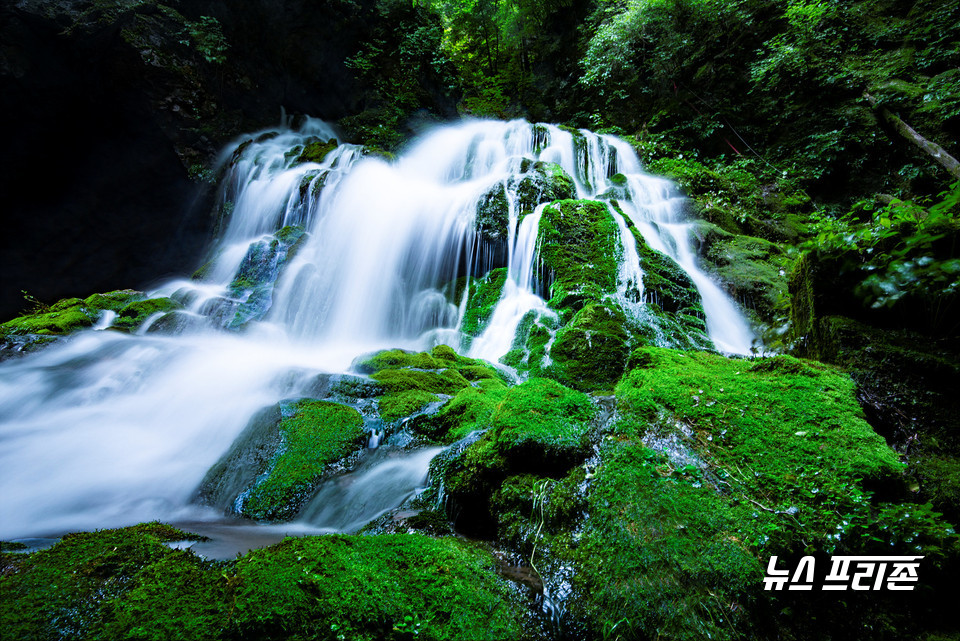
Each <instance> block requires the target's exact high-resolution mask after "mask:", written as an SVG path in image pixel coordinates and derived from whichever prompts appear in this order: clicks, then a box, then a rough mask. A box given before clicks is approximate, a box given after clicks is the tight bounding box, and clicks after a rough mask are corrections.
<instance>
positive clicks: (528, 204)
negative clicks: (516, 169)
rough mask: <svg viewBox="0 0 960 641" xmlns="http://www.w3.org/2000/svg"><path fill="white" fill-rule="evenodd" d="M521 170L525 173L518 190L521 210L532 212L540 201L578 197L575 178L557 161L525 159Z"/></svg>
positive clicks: (547, 201)
mask: <svg viewBox="0 0 960 641" xmlns="http://www.w3.org/2000/svg"><path fill="white" fill-rule="evenodd" d="M521 171H522V172H524V174H525V175H524V176H523V178H521V179H520V182H519V183H518V184H517V190H516V193H517V199H518V204H519V207H520V211H521V212H531V211H533V210H534V209H536V207H537V205H539V204H540V203H549V202H553V201H555V200H569V199H572V198H576V197H577V188H576V186H575V185H574V184H573V179H572V178H570V176H569V175H567V172H565V171H564V170H563V167H561V166H560V165H558V164H556V163H552V162H543V161H540V160H538V161H535V162H530V161H524V163H523V164H522V165H521Z"/></svg>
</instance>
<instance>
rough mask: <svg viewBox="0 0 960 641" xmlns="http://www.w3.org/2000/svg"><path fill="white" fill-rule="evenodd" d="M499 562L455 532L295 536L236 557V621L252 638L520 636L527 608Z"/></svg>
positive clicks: (482, 637) (466, 637) (460, 637)
mask: <svg viewBox="0 0 960 641" xmlns="http://www.w3.org/2000/svg"><path fill="white" fill-rule="evenodd" d="M490 565H491V558H490V557H489V555H488V554H486V553H484V552H480V551H478V550H476V549H475V548H473V547H471V546H470V545H469V544H468V543H465V542H461V541H458V540H456V539H452V538H442V539H431V538H428V537H425V536H422V535H418V534H414V535H381V536H370V537H348V536H330V537H310V538H298V539H287V540H286V541H284V542H283V543H280V544H279V545H276V546H273V547H272V548H268V549H265V550H257V551H254V552H251V553H250V554H248V555H247V556H246V557H244V558H243V559H241V560H240V561H239V562H238V563H237V576H238V577H239V579H240V580H241V581H242V587H241V588H240V589H239V590H238V592H237V597H236V620H237V626H238V628H239V630H240V632H241V635H242V636H243V637H244V638H279V637H280V636H282V637H283V638H290V637H291V635H299V637H298V638H321V639H326V638H330V639H333V638H336V637H337V636H338V635H342V636H344V637H345V638H349V639H357V640H362V639H369V640H374V639H376V640H379V639H404V638H414V637H415V638H421V639H477V640H480V639H508V638H519V637H520V636H522V629H521V619H520V612H521V610H520V609H519V608H518V607H517V606H516V604H515V602H514V601H513V599H512V597H511V590H510V589H509V588H508V587H507V586H506V585H505V583H504V582H503V581H502V579H499V578H498V577H497V576H496V575H495V574H494V573H493V572H492V571H491V570H490V569H489V567H490Z"/></svg>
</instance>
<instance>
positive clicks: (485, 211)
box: [475, 183, 510, 244]
mask: <svg viewBox="0 0 960 641" xmlns="http://www.w3.org/2000/svg"><path fill="white" fill-rule="evenodd" d="M509 220H510V204H509V203H508V202H507V190H506V187H504V185H503V183H497V184H496V185H494V186H493V187H491V188H490V190H489V191H488V192H487V193H485V194H484V195H483V196H481V197H480V199H479V200H477V214H476V223H475V224H476V228H477V233H478V234H479V236H480V238H482V239H483V240H484V241H485V242H487V243H493V244H495V243H503V242H506V240H507V238H508V234H509V230H508V229H507V227H508V224H509Z"/></svg>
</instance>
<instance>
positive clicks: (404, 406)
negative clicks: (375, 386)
mask: <svg viewBox="0 0 960 641" xmlns="http://www.w3.org/2000/svg"><path fill="white" fill-rule="evenodd" d="M439 400H440V397H439V396H437V395H436V394H431V393H430V392H425V391H423V390H419V389H411V390H405V391H402V392H391V393H388V394H385V395H384V396H383V397H382V398H381V399H380V405H379V406H380V417H381V418H382V419H383V420H385V421H395V420H397V419H399V418H402V417H404V416H410V415H411V414H414V413H416V412H419V411H420V410H422V409H423V408H424V407H426V406H427V405H429V404H430V403H435V402H437V401H439Z"/></svg>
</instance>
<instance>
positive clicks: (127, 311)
mask: <svg viewBox="0 0 960 641" xmlns="http://www.w3.org/2000/svg"><path fill="white" fill-rule="evenodd" d="M178 309H183V305H182V304H180V303H179V302H177V301H175V300H173V299H172V298H148V299H146V300H140V301H134V302H132V303H130V304H128V305H126V306H124V307H123V308H122V309H121V310H120V311H119V312H118V313H117V318H116V320H114V321H113V324H112V325H111V328H114V329H121V330H126V331H134V330H136V329H137V328H139V327H140V326H141V325H143V323H144V322H145V321H146V320H147V319H148V318H150V317H151V316H153V315H154V314H160V313H164V312H172V311H176V310H178Z"/></svg>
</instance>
